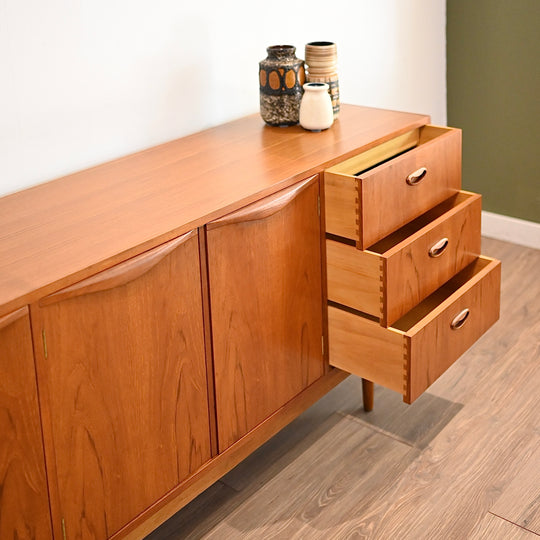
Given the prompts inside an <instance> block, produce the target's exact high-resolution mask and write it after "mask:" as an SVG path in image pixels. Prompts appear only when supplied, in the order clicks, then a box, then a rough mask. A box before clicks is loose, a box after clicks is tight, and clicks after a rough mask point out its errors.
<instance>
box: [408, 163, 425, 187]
mask: <svg viewBox="0 0 540 540" xmlns="http://www.w3.org/2000/svg"><path fill="white" fill-rule="evenodd" d="M426 174H427V169H426V167H420V168H419V169H417V170H416V171H414V172H412V173H411V174H409V176H407V184H409V186H416V184H419V183H420V181H421V180H422V179H423V178H424V177H425V176H426Z"/></svg>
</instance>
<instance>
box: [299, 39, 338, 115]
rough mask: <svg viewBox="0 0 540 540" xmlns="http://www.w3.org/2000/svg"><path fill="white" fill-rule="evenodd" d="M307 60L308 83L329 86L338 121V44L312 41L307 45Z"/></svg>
mask: <svg viewBox="0 0 540 540" xmlns="http://www.w3.org/2000/svg"><path fill="white" fill-rule="evenodd" d="M305 58H306V70H307V81H308V82H323V83H326V84H328V92H329V94H330V98H331V99H332V107H333V110H334V119H336V118H337V117H338V116H339V105H340V102H339V78H338V71H337V46H336V44H335V43H333V42H331V41H312V42H311V43H308V44H307V45H306V54H305Z"/></svg>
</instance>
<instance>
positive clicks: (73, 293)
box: [39, 229, 197, 307]
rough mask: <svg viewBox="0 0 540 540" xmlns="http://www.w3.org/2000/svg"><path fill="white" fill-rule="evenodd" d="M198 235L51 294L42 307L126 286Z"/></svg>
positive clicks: (181, 237)
mask: <svg viewBox="0 0 540 540" xmlns="http://www.w3.org/2000/svg"><path fill="white" fill-rule="evenodd" d="M196 234H197V230H196V229H194V230H192V231H190V232H188V233H186V234H184V235H182V236H179V237H178V238H175V239H174V240H170V241H169V242H167V243H166V244H163V245H161V246H157V247H155V248H154V249H151V250H149V251H146V252H145V253H142V254H141V255H138V256H136V257H133V258H132V259H128V260H127V261H124V262H122V263H120V264H117V265H115V266H113V267H112V268H109V269H108V270H104V271H103V272H99V273H98V274H96V275H95V276H91V277H89V278H88V279H85V280H83V281H80V282H79V283H75V284H74V285H71V286H69V287H66V288H65V289H62V290H60V291H58V292H56V293H53V294H50V295H49V296H46V297H45V298H42V299H41V300H40V301H39V305H40V306H41V307H44V306H48V305H50V304H55V303H56V302H61V301H62V300H67V299H68V298H75V297H77V296H82V295H84V294H90V293H95V292H99V291H106V290H109V289H113V288H115V287H119V286H120V285H125V284H126V283H129V282H130V281H133V280H134V279H137V278H138V277H140V276H142V275H143V274H145V273H146V272H148V271H149V270H151V269H152V268H153V267H154V266H156V265H157V264H158V263H159V262H160V261H161V260H163V259H164V258H165V257H166V256H167V255H169V253H171V252H172V251H174V250H175V249H176V248H177V247H178V246H180V245H181V244H183V243H184V242H186V241H187V240H189V239H190V238H191V237H192V236H195V235H196Z"/></svg>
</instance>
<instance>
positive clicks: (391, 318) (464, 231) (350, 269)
mask: <svg viewBox="0 0 540 540" xmlns="http://www.w3.org/2000/svg"><path fill="white" fill-rule="evenodd" d="M480 220H481V197H480V195H476V194H473V193H467V192H461V193H459V195H457V196H456V197H454V198H453V199H452V201H447V202H445V203H444V204H442V205H440V208H437V209H434V210H433V211H432V212H430V213H428V214H427V215H425V216H422V219H420V220H416V221H417V223H411V224H409V225H407V226H406V227H404V228H403V230H400V231H398V232H397V233H395V234H394V235H392V236H393V237H392V238H390V237H388V238H387V239H385V240H384V241H383V242H381V243H380V245H378V244H376V245H375V246H373V248H372V249H373V251H371V250H370V251H362V250H358V249H356V248H355V247H354V246H352V245H348V244H345V243H341V242H337V241H334V240H330V239H328V240H327V241H326V251H327V276H328V299H329V300H331V301H333V302H337V303H339V304H342V305H345V306H347V307H350V308H353V309H356V310H358V311H362V312H363V313H367V314H369V315H372V316H374V317H377V318H380V319H381V323H382V324H383V325H384V326H388V325H390V324H392V323H393V322H395V321H397V320H398V319H399V318H400V317H402V316H403V315H404V314H405V313H407V312H408V311H409V310H411V309H412V308H413V307H414V306H415V305H417V304H418V303H420V302H421V301H422V300H423V299H424V298H426V297H427V296H428V295H430V294H431V293H432V292H434V291H435V290H436V289H438V288H439V287H440V286H441V285H443V284H444V283H445V282H446V281H448V280H449V279H450V278H451V277H453V276H454V275H455V274H457V273H458V272H459V271H460V270H462V269H463V268H465V267H466V266H467V265H468V264H470V263H471V262H473V260H474V259H475V258H476V257H478V256H479V254H480Z"/></svg>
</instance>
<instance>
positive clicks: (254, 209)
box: [206, 175, 317, 229]
mask: <svg viewBox="0 0 540 540" xmlns="http://www.w3.org/2000/svg"><path fill="white" fill-rule="evenodd" d="M316 179H317V175H314V176H310V177H309V178H307V179H306V180H303V181H301V182H299V183H298V184H294V185H293V186H291V187H289V188H286V189H284V190H282V191H279V192H278V193H276V194H275V195H271V196H269V197H266V198H265V199H263V200H262V201H261V202H256V203H253V204H250V205H248V206H246V207H244V208H241V209H240V210H238V211H237V212H233V213H232V214H228V215H227V216H224V217H222V218H219V219H216V220H214V221H212V222H211V223H208V225H207V226H206V227H207V229H215V228H217V227H221V226H222V225H232V224H233V223H241V222H244V221H256V220H258V219H264V218H267V217H269V216H271V215H272V214H276V213H277V212H279V211H280V210H281V209H282V208H285V206H287V205H288V204H289V203H290V202H291V201H292V200H293V199H294V198H295V197H296V196H297V195H298V194H299V193H300V192H301V191H303V190H304V189H305V188H307V187H308V186H309V185H311V183H312V182H314V181H315V180H316Z"/></svg>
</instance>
